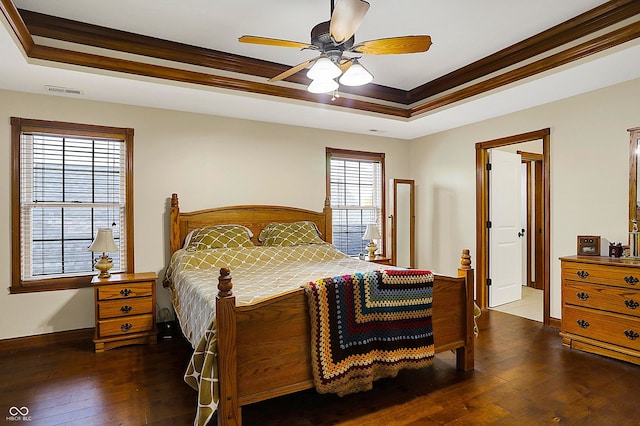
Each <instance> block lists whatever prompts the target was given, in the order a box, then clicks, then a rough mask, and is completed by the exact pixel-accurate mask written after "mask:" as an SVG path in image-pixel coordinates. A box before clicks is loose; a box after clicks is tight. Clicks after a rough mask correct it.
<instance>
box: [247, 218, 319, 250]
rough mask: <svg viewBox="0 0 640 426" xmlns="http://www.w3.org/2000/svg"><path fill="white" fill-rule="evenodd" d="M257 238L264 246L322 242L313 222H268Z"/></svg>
mask: <svg viewBox="0 0 640 426" xmlns="http://www.w3.org/2000/svg"><path fill="white" fill-rule="evenodd" d="M258 240H259V241H260V242H261V243H262V245H263V246H266V247H277V246H280V247H283V246H297V245H301V244H324V241H323V240H322V238H320V231H318V227H317V226H316V224H315V223H313V222H308V221H301V222H293V223H275V222H274V223H270V224H268V225H267V226H265V228H264V229H263V230H262V232H260V236H259V237H258Z"/></svg>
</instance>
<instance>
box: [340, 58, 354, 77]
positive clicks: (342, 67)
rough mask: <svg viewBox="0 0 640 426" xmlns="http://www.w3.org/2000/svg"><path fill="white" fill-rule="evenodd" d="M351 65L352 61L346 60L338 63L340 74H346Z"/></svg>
mask: <svg viewBox="0 0 640 426" xmlns="http://www.w3.org/2000/svg"><path fill="white" fill-rule="evenodd" d="M351 65H353V61H350V60H348V59H341V60H340V62H338V68H340V70H341V71H342V74H344V73H345V72H347V70H348V69H349V68H351Z"/></svg>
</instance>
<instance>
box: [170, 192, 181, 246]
mask: <svg viewBox="0 0 640 426" xmlns="http://www.w3.org/2000/svg"><path fill="white" fill-rule="evenodd" d="M179 215H180V207H178V194H171V213H170V219H169V220H170V221H171V224H170V230H169V232H170V233H171V234H170V238H171V242H170V245H171V247H170V249H171V254H173V253H175V252H176V251H177V250H178V249H180V244H181V243H182V241H180V224H179V223H178V216H179Z"/></svg>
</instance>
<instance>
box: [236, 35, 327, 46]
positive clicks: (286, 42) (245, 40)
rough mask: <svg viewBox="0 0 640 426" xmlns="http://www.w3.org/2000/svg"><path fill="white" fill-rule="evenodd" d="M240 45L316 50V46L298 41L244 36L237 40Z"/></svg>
mask: <svg viewBox="0 0 640 426" xmlns="http://www.w3.org/2000/svg"><path fill="white" fill-rule="evenodd" d="M238 41H239V42H240V43H252V44H265V45H267V46H280V47H297V48H299V49H317V47H316V46H314V45H312V44H308V43H301V42H299V41H289V40H280V39H278V38H268V37H257V36H250V35H244V36H242V37H240V38H239V39H238Z"/></svg>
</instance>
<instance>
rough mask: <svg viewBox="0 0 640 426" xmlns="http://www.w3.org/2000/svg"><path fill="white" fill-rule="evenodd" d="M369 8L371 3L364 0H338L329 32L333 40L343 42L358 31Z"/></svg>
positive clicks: (338, 42)
mask: <svg viewBox="0 0 640 426" xmlns="http://www.w3.org/2000/svg"><path fill="white" fill-rule="evenodd" d="M368 10H369V3H367V2H366V1H364V0H338V3H337V4H336V5H335V8H334V9H333V14H332V15H331V23H330V24H329V33H330V34H331V37H332V38H333V41H334V42H335V43H337V44H342V43H344V42H345V41H347V40H349V39H350V38H351V36H353V35H354V34H355V33H356V30H357V29H358V27H360V24H361V23H362V20H363V19H364V15H366V14H367V11H368Z"/></svg>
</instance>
